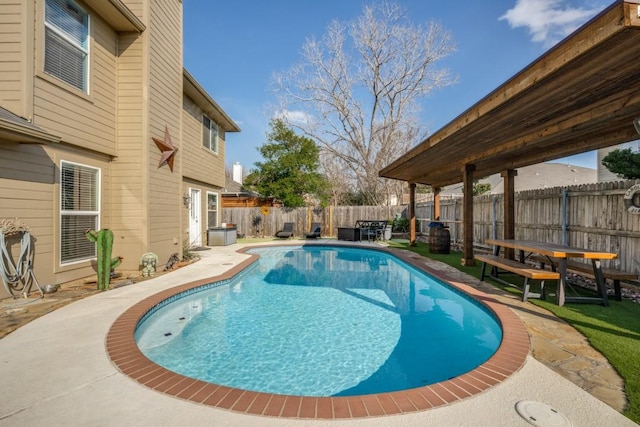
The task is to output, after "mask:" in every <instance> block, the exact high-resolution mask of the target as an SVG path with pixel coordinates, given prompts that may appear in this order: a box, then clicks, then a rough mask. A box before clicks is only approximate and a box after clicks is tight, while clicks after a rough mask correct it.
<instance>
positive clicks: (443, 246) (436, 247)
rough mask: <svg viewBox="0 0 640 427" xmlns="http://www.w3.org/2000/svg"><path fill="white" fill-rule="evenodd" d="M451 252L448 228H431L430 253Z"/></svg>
mask: <svg viewBox="0 0 640 427" xmlns="http://www.w3.org/2000/svg"><path fill="white" fill-rule="evenodd" d="M450 251H451V235H450V233H449V229H448V228H447V227H431V229H430V230H429V252H431V253H432V254H448V253H449V252H450Z"/></svg>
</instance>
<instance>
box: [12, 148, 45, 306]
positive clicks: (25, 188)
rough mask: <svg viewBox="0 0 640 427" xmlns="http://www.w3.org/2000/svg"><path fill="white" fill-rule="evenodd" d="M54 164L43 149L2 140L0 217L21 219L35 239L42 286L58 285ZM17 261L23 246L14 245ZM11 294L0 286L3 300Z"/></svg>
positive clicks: (37, 265)
mask: <svg viewBox="0 0 640 427" xmlns="http://www.w3.org/2000/svg"><path fill="white" fill-rule="evenodd" d="M55 171H56V168H55V165H54V164H53V162H52V161H51V159H50V158H49V156H48V155H47V153H46V152H45V150H44V149H43V148H42V147H41V146H36V145H18V144H13V143H9V142H6V141H2V140H1V139H0V218H18V219H19V220H20V221H22V222H24V223H25V224H27V225H28V226H29V228H30V230H31V235H32V236H33V237H34V238H35V243H34V250H35V258H34V262H33V265H34V271H35V274H36V277H37V278H38V281H39V282H40V283H41V284H45V283H55V280H56V277H55V275H54V264H53V260H54V258H55V254H54V246H55V244H54V237H53V222H54V218H53V212H54V208H55V206H54V200H53V194H52V189H53V185H54V180H55ZM13 249H14V251H13V252H14V253H13V256H14V259H17V257H18V251H19V249H20V245H19V244H17V245H15V247H14V248H13ZM7 296H8V294H7V293H6V291H5V290H4V287H3V286H0V298H4V297H7Z"/></svg>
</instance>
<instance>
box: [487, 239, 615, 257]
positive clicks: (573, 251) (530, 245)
mask: <svg viewBox="0 0 640 427" xmlns="http://www.w3.org/2000/svg"><path fill="white" fill-rule="evenodd" d="M486 243H488V244H490V245H495V246H500V247H503V248H512V249H516V250H520V251H526V252H532V253H537V254H540V255H546V256H549V257H552V258H586V259H613V258H616V257H617V256H618V255H617V254H615V253H612V252H600V251H594V250H591V249H583V248H574V247H572V246H565V245H559V244H556V243H545V242H538V241H535V240H515V239H504V240H503V239H487V240H486Z"/></svg>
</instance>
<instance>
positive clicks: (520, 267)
mask: <svg viewBox="0 0 640 427" xmlns="http://www.w3.org/2000/svg"><path fill="white" fill-rule="evenodd" d="M475 259H477V260H478V261H481V262H482V263H483V264H482V272H481V275H480V280H484V277H485V274H486V267H487V264H489V265H491V266H492V267H493V268H492V269H491V272H490V273H489V277H491V278H492V279H494V280H497V281H499V282H500V283H504V284H505V285H508V286H512V287H514V288H517V289H519V290H521V291H522V301H525V302H526V301H527V299H528V298H540V299H544V281H545V280H558V279H559V278H560V273H558V272H556V271H548V270H541V269H538V268H534V267H531V266H528V265H527V264H524V263H521V262H519V261H514V260H511V259H506V258H501V257H499V256H497V255H475ZM500 269H501V270H505V271H508V272H510V273H514V274H517V275H519V276H522V277H524V285H523V286H522V288H521V287H520V286H518V285H516V284H515V283H512V282H508V281H506V280H503V279H502V278H500V277H499V274H500V271H499V270H500ZM529 279H533V280H540V292H539V293H534V292H530V283H529Z"/></svg>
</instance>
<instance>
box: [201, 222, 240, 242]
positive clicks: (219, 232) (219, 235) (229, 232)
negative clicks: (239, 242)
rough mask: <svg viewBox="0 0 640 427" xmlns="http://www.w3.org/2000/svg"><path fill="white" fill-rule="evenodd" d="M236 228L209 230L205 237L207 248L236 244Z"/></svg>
mask: <svg viewBox="0 0 640 427" xmlns="http://www.w3.org/2000/svg"><path fill="white" fill-rule="evenodd" d="M236 238H237V228H236V227H215V228H210V229H209V233H208V236H207V245H208V246H227V245H232V244H234V243H235V242H236Z"/></svg>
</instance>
